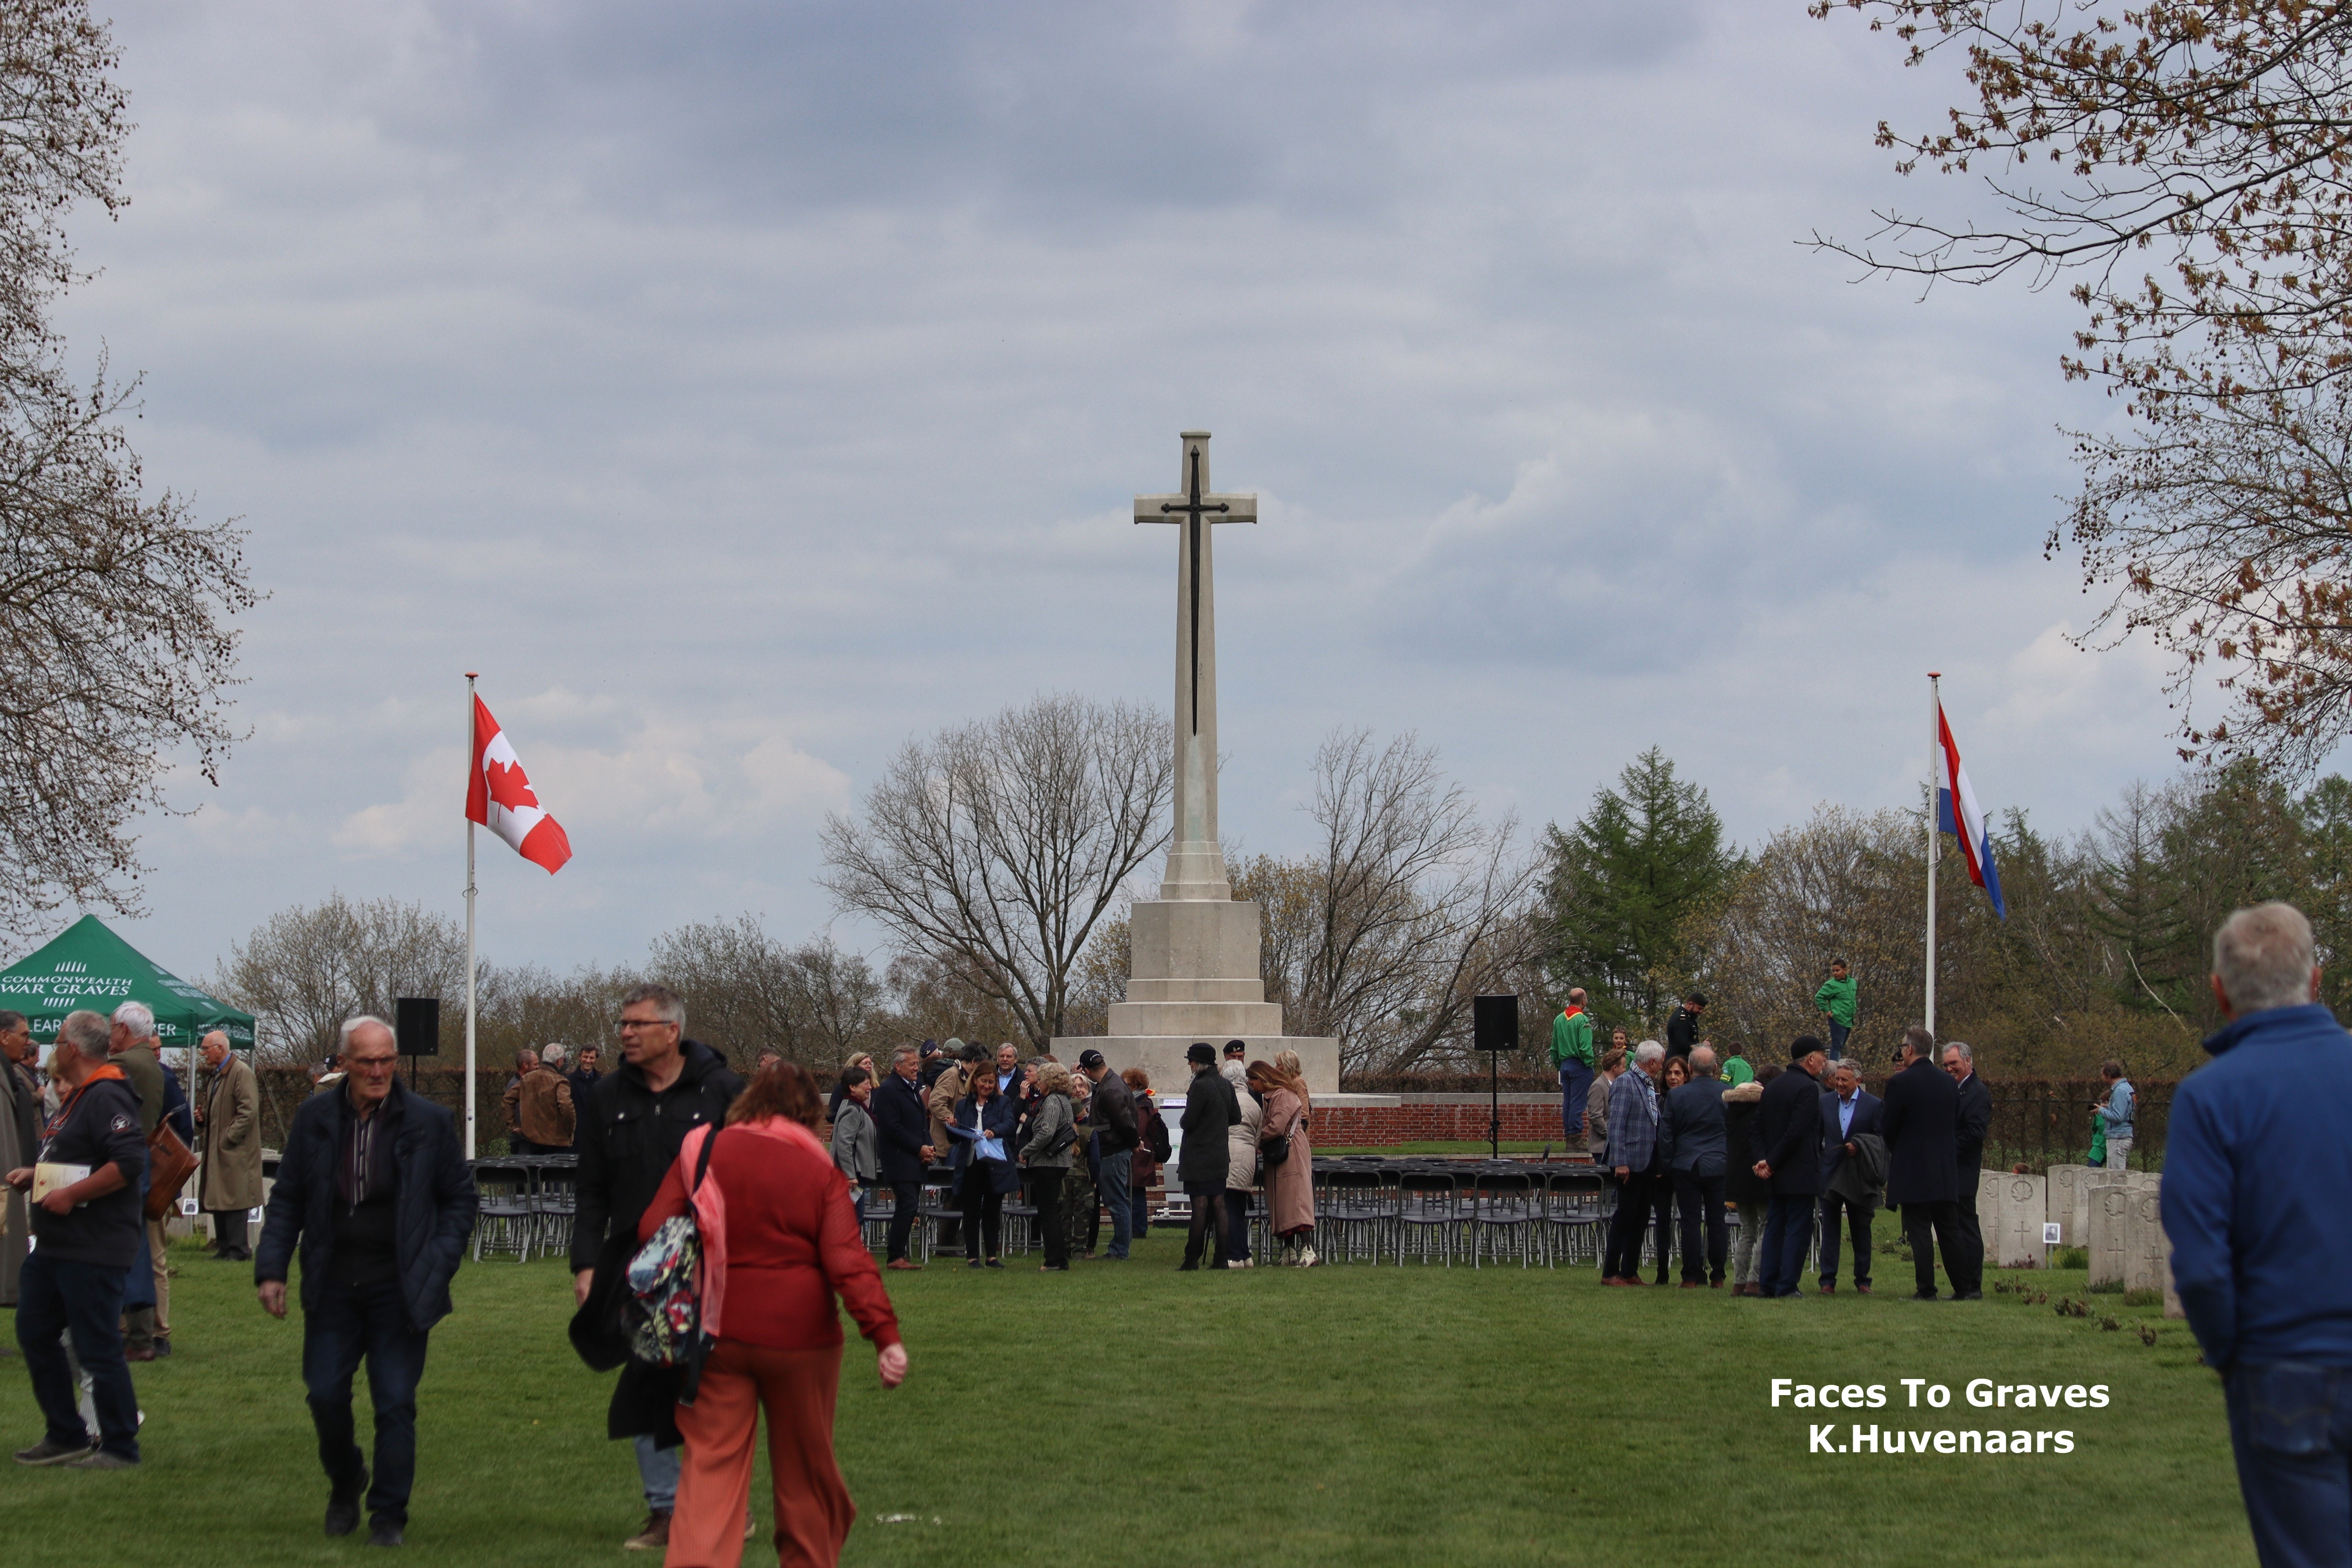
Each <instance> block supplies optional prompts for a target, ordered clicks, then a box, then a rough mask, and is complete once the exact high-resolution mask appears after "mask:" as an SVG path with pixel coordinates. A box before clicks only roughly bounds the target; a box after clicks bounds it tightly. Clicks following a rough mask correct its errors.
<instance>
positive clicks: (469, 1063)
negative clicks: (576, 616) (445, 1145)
mask: <svg viewBox="0 0 2352 1568" xmlns="http://www.w3.org/2000/svg"><path fill="white" fill-rule="evenodd" d="M473 682H475V672H473V670H466V766H468V769H470V766H473V752H475V738H478V736H475V733H473ZM466 790H468V793H473V778H470V775H468V781H466ZM473 990H475V987H473V818H470V816H468V818H466V1159H473V1157H475V1152H473Z"/></svg>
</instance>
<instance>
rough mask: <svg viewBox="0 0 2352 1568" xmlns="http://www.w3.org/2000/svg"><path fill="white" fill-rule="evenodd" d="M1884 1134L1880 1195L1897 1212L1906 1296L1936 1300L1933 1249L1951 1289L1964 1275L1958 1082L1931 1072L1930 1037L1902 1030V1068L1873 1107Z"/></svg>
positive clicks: (1932, 1049)
mask: <svg viewBox="0 0 2352 1568" xmlns="http://www.w3.org/2000/svg"><path fill="white" fill-rule="evenodd" d="M1879 1125H1880V1126H1881V1127H1883V1128H1884V1129H1885V1137H1886V1201H1887V1203H1888V1204H1889V1205H1892V1206H1894V1207H1895V1208H1899V1209H1901V1210H1902V1211H1903V1239H1904V1240H1905V1241H1906V1242H1908V1243H1909V1244H1910V1246H1911V1267H1912V1269H1913V1270H1914V1276H1915V1279H1916V1282H1917V1287H1918V1288H1917V1289H1916V1292H1915V1293H1914V1299H1915V1300H1921V1301H1932V1300H1935V1299H1936V1248H1937V1247H1941V1248H1943V1252H1944V1272H1945V1274H1947V1275H1948V1276H1949V1277H1950V1279H1951V1281H1952V1291H1953V1294H1955V1295H1958V1293H1959V1291H1960V1290H1961V1289H1962V1288H1963V1287H1962V1285H1961V1283H1960V1282H1961V1281H1962V1280H1963V1279H1967V1278H1968V1274H1967V1272H1966V1271H1965V1268H1964V1266H1963V1265H1962V1264H1961V1263H1960V1262H1959V1261H1958V1258H1959V1256H1960V1205H1959V1203H1958V1195H1959V1163H1960V1160H1959V1142H1960V1139H1959V1128H1960V1089H1959V1086H1958V1084H1956V1083H1954V1082H1953V1081H1952V1080H1951V1079H1948V1078H1946V1077H1945V1076H1944V1075H1943V1074H1942V1073H1940V1072H1937V1070H1936V1037H1934V1036H1933V1035H1930V1034H1929V1033H1928V1032H1927V1030H1925V1029H1922V1028H1920V1027H1918V1026H1916V1025H1915V1026H1912V1027H1911V1028H1908V1029H1906V1030H1905V1031H1904V1032H1903V1070H1902V1071H1900V1072H1898V1073H1896V1074H1895V1076H1894V1077H1893V1078H1891V1079H1887V1080H1886V1093H1885V1096H1884V1097H1883V1100H1882V1103H1881V1105H1880V1109H1879Z"/></svg>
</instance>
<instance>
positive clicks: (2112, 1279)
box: [2083, 1172, 2134, 1286]
mask: <svg viewBox="0 0 2352 1568" xmlns="http://www.w3.org/2000/svg"><path fill="white" fill-rule="evenodd" d="M2089 1193H2090V1199H2091V1202H2090V1209H2091V1221H2090V1224H2089V1226H2087V1227H2086V1229H2085V1233H2084V1243H2083V1245H2084V1247H2087V1248H2089V1250H2090V1254H2091V1279H2090V1282H2091V1284H2092V1285H2094V1286H2099V1285H2121V1284H2123V1282H2124V1279H2125V1276H2126V1274H2127V1273H2128V1272H2129V1269H2128V1268H2127V1267H2126V1262H2125V1256H2126V1255H2125V1251H2124V1223H2125V1220H2126V1216H2128V1215H2129V1214H2130V1212H2131V1203H2132V1198H2133V1195H2134V1194H2133V1193H2132V1191H2131V1189H2130V1188H2129V1187H2128V1186H2126V1185H2125V1184H2124V1182H2123V1179H2122V1177H2121V1176H2120V1175H2119V1174H2118V1173H2113V1172H2109V1173H2095V1174H2094V1175H2093V1176H2092V1177H2091V1180H2090V1183H2089Z"/></svg>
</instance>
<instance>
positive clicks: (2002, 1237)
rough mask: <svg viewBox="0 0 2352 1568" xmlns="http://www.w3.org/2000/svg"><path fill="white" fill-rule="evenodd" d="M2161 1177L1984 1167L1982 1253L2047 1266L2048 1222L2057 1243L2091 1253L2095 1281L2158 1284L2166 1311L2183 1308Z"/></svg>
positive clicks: (2080, 1168)
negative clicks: (2167, 1231) (2174, 1284)
mask: <svg viewBox="0 0 2352 1568" xmlns="http://www.w3.org/2000/svg"><path fill="white" fill-rule="evenodd" d="M2161 1185H2162V1182H2161V1178H2159V1177H2158V1176H2157V1175H2156V1174H2155V1173H2152V1172H2147V1171H2106V1170H2100V1169H2096V1168H2095V1167H2092V1166H2089V1165H2053V1166H2051V1167H2050V1173H2049V1174H2048V1175H2046V1176H2033V1175H2017V1174H2012V1173H2009V1172H2005V1171H1983V1172H1979V1173H1978V1177H1977V1221H1978V1224H1979V1226H1980V1227H1981V1228H1982V1229H1983V1231H1984V1239H1985V1261H1986V1262H1987V1263H1988V1264H1990V1265H1991V1266H1993V1267H1994V1268H2042V1267H2045V1266H2046V1264H2047V1261H2048V1258H2049V1252H2050V1243H2049V1242H2048V1241H2047V1240H2046V1239H2045V1237H2047V1236H2048V1234H2049V1232H2048V1231H2047V1229H2046V1227H2047V1226H2053V1225H2054V1226H2057V1227H2058V1229H2057V1232H2056V1234H2057V1237H2058V1241H2057V1245H2058V1246H2060V1247H2083V1248H2084V1249H2085V1250H2086V1251H2087V1252H2088V1253H2089V1254H2090V1264H2091V1279H2090V1282H2091V1284H2092V1285H2093V1286H2094V1287H2097V1286H2101V1285H2120V1286H2121V1287H2122V1288H2123V1289H2126V1290H2161V1291H2163V1292H2164V1315H2165V1316H2166V1317H2168V1318H2177V1317H2179V1316H2180V1315H2181V1311H2180V1298H2179V1296H2178V1295H2177V1294H2176V1293H2175V1292H2174V1290H2173V1289H2172V1245H2171V1243H2169V1242H2168V1241H2167V1240H2166V1239H2165V1237H2164V1225H2163V1209H2162V1206H2161V1205H2160V1202H2159V1189H2160V1187H2161Z"/></svg>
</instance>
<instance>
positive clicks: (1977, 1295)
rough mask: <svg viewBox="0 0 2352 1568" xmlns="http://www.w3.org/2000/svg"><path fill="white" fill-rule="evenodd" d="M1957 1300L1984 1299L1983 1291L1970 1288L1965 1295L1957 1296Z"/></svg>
mask: <svg viewBox="0 0 2352 1568" xmlns="http://www.w3.org/2000/svg"><path fill="white" fill-rule="evenodd" d="M1958 1300H1963V1301H1981V1300H1984V1292H1983V1291H1981V1290H1971V1291H1969V1293H1968V1294H1967V1295H1965V1296H1962V1297H1959V1298H1958Z"/></svg>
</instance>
